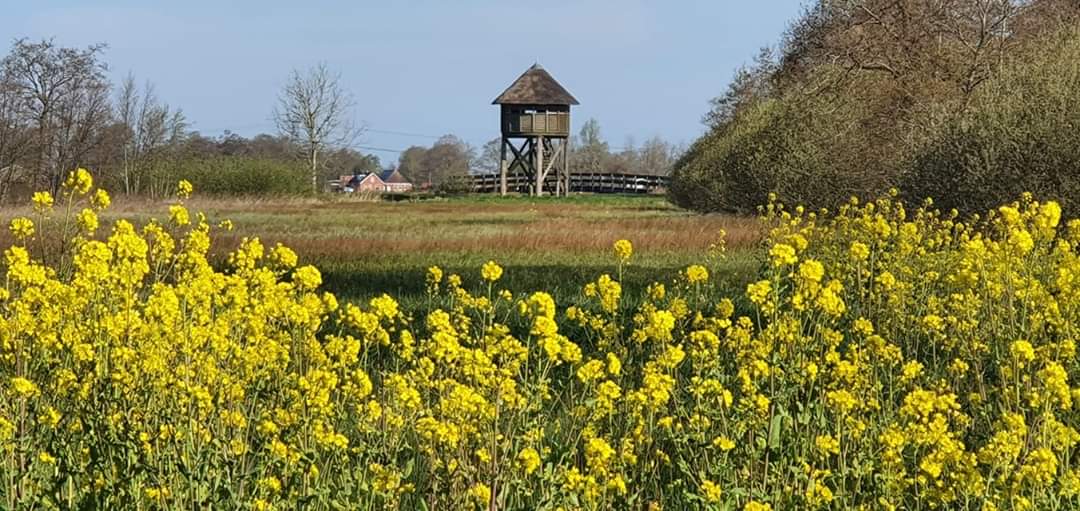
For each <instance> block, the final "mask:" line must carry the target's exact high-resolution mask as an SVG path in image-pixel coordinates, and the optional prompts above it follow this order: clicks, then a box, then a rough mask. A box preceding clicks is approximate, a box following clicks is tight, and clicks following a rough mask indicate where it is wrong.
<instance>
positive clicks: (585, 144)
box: [396, 119, 684, 191]
mask: <svg viewBox="0 0 1080 511" xmlns="http://www.w3.org/2000/svg"><path fill="white" fill-rule="evenodd" d="M501 143H502V140H501V139H500V138H494V139H491V140H489V141H488V142H487V143H485V144H484V145H483V146H482V147H480V148H479V149H477V148H476V147H474V146H472V145H470V144H469V143H467V142H465V141H464V140H462V139H460V138H458V137H456V136H454V135H444V136H442V137H440V138H439V139H437V140H436V141H435V142H434V143H433V144H432V145H431V146H419V145H414V146H412V147H409V148H408V149H406V150H404V151H402V152H401V153H400V155H399V156H398V161H397V167H396V168H397V170H398V171H400V172H401V173H402V175H404V176H405V177H406V178H408V179H409V180H410V181H412V182H413V183H415V184H417V185H419V186H422V187H423V186H430V187H432V188H434V189H436V190H445V191H460V190H463V189H464V188H465V187H467V186H468V185H469V181H468V179H467V178H468V176H469V175H470V174H495V173H498V172H499V165H500V158H501V157H502V153H501V148H500V144H501ZM683 150H684V148H683V147H681V146H677V145H674V144H672V143H670V142H668V141H666V140H664V139H663V138H661V137H660V136H653V137H652V138H649V139H648V140H646V141H645V142H644V143H643V144H641V145H640V146H638V145H637V144H636V143H635V141H634V139H633V138H627V139H626V141H625V142H624V145H623V146H622V147H619V148H612V147H611V146H610V144H609V143H608V142H607V141H606V140H604V138H603V136H602V134H601V131H600V122H599V121H597V120H596V119H588V120H586V121H585V123H584V124H582V126H581V128H580V130H579V131H578V133H577V134H576V135H574V136H572V137H571V140H570V162H571V163H570V170H571V172H573V173H600V172H604V173H622V174H643V175H661V176H666V175H668V174H670V173H671V169H672V166H673V165H674V163H675V161H676V159H677V158H678V156H679V155H680V154H681V152H682V151H683Z"/></svg>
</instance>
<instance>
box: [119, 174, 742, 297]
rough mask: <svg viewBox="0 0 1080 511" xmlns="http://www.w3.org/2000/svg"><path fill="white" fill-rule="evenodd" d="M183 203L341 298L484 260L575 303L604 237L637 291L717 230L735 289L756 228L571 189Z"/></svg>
mask: <svg viewBox="0 0 1080 511" xmlns="http://www.w3.org/2000/svg"><path fill="white" fill-rule="evenodd" d="M189 206H190V208H191V209H192V210H197V211H204V212H206V214H207V215H208V216H209V217H210V218H212V219H226V218H227V219H230V220H231V221H232V222H233V225H234V229H233V230H232V231H231V232H228V233H223V234H221V235H220V236H218V237H216V238H215V239H214V243H215V245H214V247H213V250H212V252H213V254H214V255H216V256H217V257H218V262H221V260H222V256H223V255H224V254H227V253H228V252H229V251H231V250H232V249H235V248H236V247H237V246H238V245H239V243H240V241H241V240H242V239H243V238H245V237H258V238H260V239H261V240H262V241H263V242H264V243H266V244H267V245H273V244H275V243H282V244H284V245H286V246H288V247H290V248H292V249H293V250H295V251H296V252H297V254H298V255H299V256H300V260H301V262H302V263H304V264H313V265H315V266H317V267H318V268H319V270H320V271H321V272H322V273H323V289H325V290H327V291H330V292H333V293H334V294H336V295H337V296H338V297H339V298H340V299H342V300H359V301H366V300H368V299H370V298H373V297H375V296H378V295H380V294H383V293H388V294H391V295H393V296H395V297H396V298H397V299H398V300H400V301H402V303H404V304H408V305H412V304H416V303H417V302H423V301H425V300H426V291H425V284H424V275H425V273H426V271H427V268H429V267H431V266H440V267H442V268H443V270H444V271H446V272H447V273H459V274H470V273H475V272H476V269H477V268H479V267H480V265H482V264H483V263H485V262H487V261H489V260H495V261H497V262H499V264H501V265H503V266H504V267H505V268H506V270H507V271H506V277H505V279H506V280H505V283H506V284H505V285H506V286H507V287H509V288H511V289H515V290H541V289H543V290H546V291H548V292H550V293H551V294H552V296H554V297H555V298H556V299H557V300H558V301H559V303H567V302H574V301H578V300H580V298H581V288H582V286H584V285H585V284H586V283H587V282H589V281H591V280H593V279H595V277H596V275H598V274H600V273H604V272H610V271H612V262H611V257H610V252H611V244H612V243H613V242H614V241H615V240H618V239H623V238H630V239H633V240H634V244H635V248H636V254H637V255H636V257H635V264H634V266H633V267H631V268H627V271H626V273H625V275H624V280H625V283H626V285H627V286H629V287H634V288H641V289H644V288H645V286H647V285H648V284H650V283H652V282H653V281H657V280H659V281H667V280H671V279H672V278H674V277H675V276H676V275H677V274H678V272H679V271H680V270H682V269H683V268H685V267H686V266H688V265H690V264H695V263H699V262H701V261H702V258H703V256H704V254H706V253H707V252H708V250H709V247H710V245H714V244H716V243H717V242H718V241H719V240H720V236H721V231H724V232H725V233H726V236H725V239H726V242H727V245H728V248H729V249H731V251H732V253H733V257H730V258H727V259H726V260H725V262H724V264H723V266H722V267H717V270H718V271H720V272H721V273H722V275H721V279H720V281H722V282H725V283H730V284H731V287H730V288H729V291H733V292H737V291H738V290H739V289H741V288H742V287H743V286H745V284H746V282H748V279H749V278H750V277H751V276H752V275H753V271H754V270H755V268H756V265H757V261H756V259H755V255H754V253H753V251H754V249H755V248H757V247H756V244H757V243H758V242H760V239H761V229H760V225H759V223H758V222H757V221H756V220H755V219H753V218H748V217H735V216H728V215H718V214H717V215H701V214H696V213H691V212H687V211H685V210H682V209H679V208H676V207H674V206H672V205H671V204H670V203H668V202H667V201H666V200H665V199H664V198H663V197H659V196H646V195H626V196H620V195H581V196H574V197H570V198H565V197H560V198H542V199H536V198H531V197H527V196H526V197H520V196H511V197H505V198H502V197H497V196H485V195H474V196H460V197H450V198H424V197H422V196H421V198H416V199H411V200H398V201H393V202H391V201H380V200H372V199H371V198H368V199H366V200H364V199H360V200H354V199H352V198H350V197H345V196H324V197H321V198H295V197H278V198H251V199H236V198H226V199H207V198H200V197H198V196H196V197H195V198H193V200H192V201H190V203H189ZM164 211H165V205H164V204H163V203H161V202H158V203H154V202H147V201H144V200H133V201H124V200H123V198H117V203H116V204H114V205H113V206H112V207H111V208H110V210H109V211H108V212H107V214H104V215H103V218H107V219H116V218H128V219H131V220H133V221H136V222H145V221H146V220H148V219H149V218H151V217H154V216H157V217H162V213H163V212H164Z"/></svg>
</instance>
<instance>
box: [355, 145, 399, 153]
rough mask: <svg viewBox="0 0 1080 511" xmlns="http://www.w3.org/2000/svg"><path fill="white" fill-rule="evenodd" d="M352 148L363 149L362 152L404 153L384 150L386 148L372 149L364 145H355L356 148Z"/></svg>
mask: <svg viewBox="0 0 1080 511" xmlns="http://www.w3.org/2000/svg"><path fill="white" fill-rule="evenodd" d="M353 148H354V149H364V150H367V151H380V152H384V153H403V152H405V149H389V148H386V147H372V146H366V145H357V146H353Z"/></svg>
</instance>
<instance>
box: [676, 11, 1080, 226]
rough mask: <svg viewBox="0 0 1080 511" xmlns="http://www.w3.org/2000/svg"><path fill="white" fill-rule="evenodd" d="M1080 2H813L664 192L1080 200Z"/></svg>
mask: <svg viewBox="0 0 1080 511" xmlns="http://www.w3.org/2000/svg"><path fill="white" fill-rule="evenodd" d="M1078 27H1080V2H1077V1H1076V0H934V1H930V0H852V1H848V2H834V1H829V0H818V1H816V2H814V3H812V4H810V5H809V6H808V7H806V9H805V10H804V12H803V14H802V15H801V16H800V17H799V18H798V19H797V20H795V21H794V22H793V23H792V24H791V26H790V28H789V29H788V31H787V32H786V34H785V36H784V38H783V40H782V42H781V43H780V44H779V45H778V46H777V47H776V48H766V49H764V50H762V52H761V53H760V54H759V55H758V57H757V58H756V59H755V61H754V62H753V64H751V65H748V66H746V67H744V68H742V69H740V70H739V71H738V72H737V73H736V75H735V77H734V79H733V80H732V82H731V83H730V85H729V86H728V89H727V91H726V92H725V93H724V94H722V95H720V96H719V97H717V98H715V99H713V100H712V102H711V109H710V111H709V112H708V113H707V114H706V115H705V116H704V122H705V123H706V125H707V126H708V127H709V131H708V132H707V133H706V134H705V135H704V136H702V137H701V138H700V139H699V140H697V141H696V142H695V143H694V144H693V145H692V146H691V147H690V148H689V149H688V151H687V152H686V153H685V155H683V156H682V158H680V160H679V161H678V162H677V163H676V165H675V169H674V172H673V183H672V188H671V190H670V196H671V198H672V200H673V201H674V202H676V203H678V204H680V205H683V206H686V207H690V208H693V209H697V210H701V211H736V212H746V211H752V210H753V208H755V207H756V206H757V205H760V204H763V203H764V202H766V201H767V197H768V195H769V194H770V193H775V194H777V195H778V196H779V197H780V198H781V199H782V200H783V201H785V202H787V203H800V204H804V205H807V206H811V207H835V206H837V205H838V204H841V203H843V202H845V201H847V200H848V198H850V197H851V196H853V195H856V196H861V197H863V198H867V197H874V196H880V195H882V194H884V193H887V192H888V190H889V189H891V188H896V189H898V190H899V191H900V192H901V193H902V194H903V196H904V197H905V198H906V199H907V200H909V201H910V202H920V201H922V200H923V199H924V198H926V197H933V198H934V199H935V202H936V203H937V204H938V205H939V206H941V207H944V208H946V209H949V208H955V209H957V210H958V211H960V212H964V213H968V212H979V211H985V210H986V209H988V208H992V207H994V206H996V205H999V204H1001V203H1003V202H1007V201H1011V200H1014V199H1016V198H1017V197H1019V195H1020V194H1021V193H1022V192H1024V191H1031V192H1034V193H1036V195H1038V196H1041V197H1045V198H1055V199H1058V200H1061V201H1062V202H1064V203H1065V205H1066V207H1067V208H1069V209H1072V211H1073V212H1074V213H1075V212H1077V211H1076V209H1075V208H1077V207H1078V206H1080V144H1078V143H1077V142H1076V127H1077V126H1080V101H1077V94H1078V91H1080V28H1078Z"/></svg>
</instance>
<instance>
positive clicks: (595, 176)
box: [472, 173, 670, 193]
mask: <svg viewBox="0 0 1080 511" xmlns="http://www.w3.org/2000/svg"><path fill="white" fill-rule="evenodd" d="M472 179H473V191H476V192H479V193H499V175H498V174H475V175H473V176H472ZM555 179H556V177H555V176H554V175H549V176H548V177H547V179H545V180H544V191H545V192H551V191H554V190H555ZM669 181H670V179H669V178H668V176H651V175H643V174H617V173H585V174H570V191H571V192H592V193H653V192H656V191H659V190H662V189H664V188H667V186H668V183H669ZM534 185H535V182H534V181H533V180H532V179H531V178H529V177H528V176H525V175H522V174H511V175H508V176H506V189H507V191H511V192H520V193H527V192H529V191H530V190H531V189H532V187H533V186H534Z"/></svg>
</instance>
